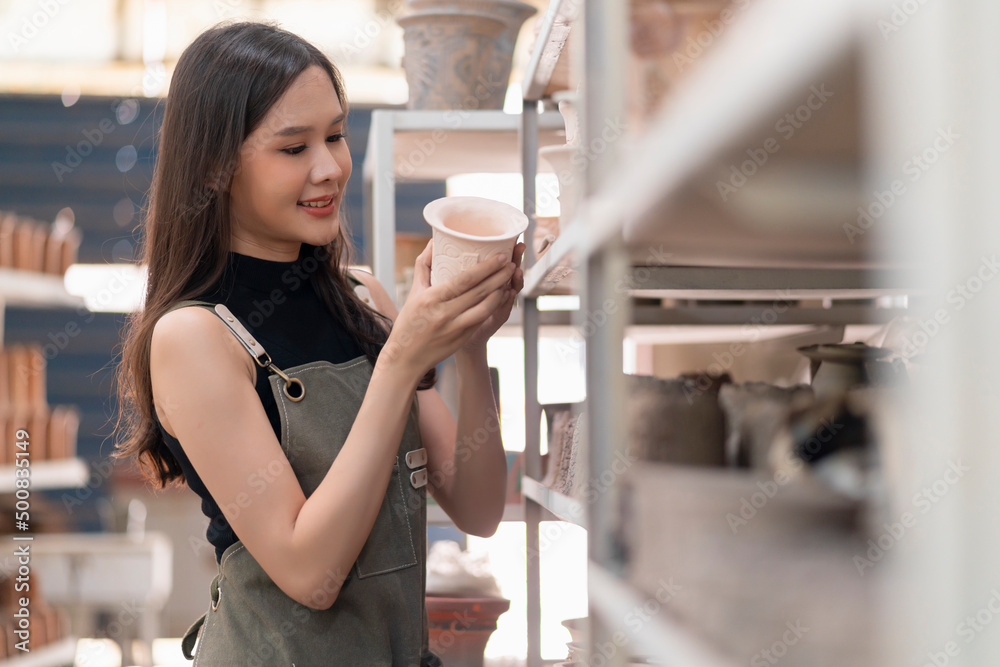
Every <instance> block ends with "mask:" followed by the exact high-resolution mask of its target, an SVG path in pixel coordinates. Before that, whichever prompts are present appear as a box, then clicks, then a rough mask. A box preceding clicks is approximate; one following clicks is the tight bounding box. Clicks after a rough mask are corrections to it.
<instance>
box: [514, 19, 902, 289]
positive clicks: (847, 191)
mask: <svg viewBox="0 0 1000 667" xmlns="http://www.w3.org/2000/svg"><path fill="white" fill-rule="evenodd" d="M734 11H738V12H739V14H740V15H739V16H738V20H737V21H735V22H733V23H732V25H730V26H729V27H728V28H727V30H726V32H725V33H724V34H723V35H722V37H720V38H719V39H718V40H717V42H716V43H715V44H713V45H712V49H711V50H710V52H709V54H708V55H706V56H704V57H703V58H702V59H700V60H699V63H698V67H697V68H694V69H692V71H691V72H689V73H688V75H687V77H686V78H685V79H684V80H682V81H681V82H680V83H679V84H678V85H677V87H676V88H675V89H674V90H673V91H672V92H671V97H670V99H669V100H668V102H667V103H666V104H665V106H664V108H663V109H662V111H661V113H660V114H659V115H658V116H657V117H655V118H654V119H653V121H652V122H651V125H650V127H649V128H648V129H647V130H646V131H645V132H642V133H641V134H640V135H638V136H632V137H628V138H626V139H625V140H624V141H626V143H627V145H626V146H625V147H624V149H623V150H622V154H624V155H628V156H629V159H628V160H627V161H624V162H623V164H622V165H621V168H620V169H616V170H614V175H613V176H611V177H610V178H609V179H608V181H606V182H605V183H604V184H603V185H602V186H600V187H599V188H598V192H597V194H596V195H594V196H593V197H591V198H590V199H589V200H588V201H586V202H584V203H582V204H580V206H578V208H577V210H578V215H577V216H576V219H574V220H572V221H571V222H570V223H569V224H568V225H567V226H566V228H565V229H564V230H563V231H562V232H561V235H560V238H559V239H557V241H556V243H555V244H554V245H553V246H552V248H550V250H549V252H548V253H546V254H545V255H543V256H542V258H541V259H540V260H539V261H538V262H537V263H536V264H535V265H534V266H532V267H529V268H528V269H527V270H526V276H525V293H526V294H527V295H529V296H538V295H542V294H553V293H556V294H558V293H567V292H577V291H578V290H579V286H578V285H577V284H576V281H575V279H576V274H577V271H576V270H575V269H576V268H577V267H578V266H580V265H581V264H582V262H584V261H585V260H586V258H587V257H589V256H590V255H591V254H593V253H594V252H596V251H598V250H600V249H601V248H604V247H606V245H607V244H608V242H609V241H610V240H612V239H614V238H624V241H625V243H626V245H627V246H628V247H629V249H630V255H631V260H632V263H633V265H635V266H650V265H657V268H659V269H664V270H669V271H671V272H673V273H674V274H676V271H675V268H680V267H690V268H698V269H702V270H707V271H711V272H714V273H713V275H710V276H708V279H707V280H705V276H704V275H702V276H701V277H700V279H699V281H698V282H697V283H696V289H697V290H700V291H701V292H702V296H701V297H698V296H696V295H694V294H692V293H691V292H686V293H682V292H678V291H676V290H675V291H674V292H673V293H665V292H661V293H658V294H657V296H675V297H678V298H738V297H735V296H734V294H735V293H734V292H729V293H726V292H724V291H721V290H719V291H716V292H715V293H714V294H710V293H709V291H710V290H712V289H715V288H716V287H725V284H726V282H727V281H728V280H729V279H728V278H726V277H720V276H718V274H717V272H718V270H719V269H729V270H731V271H733V272H738V273H740V274H744V275H745V274H746V272H747V270H748V269H752V270H767V269H774V270H781V271H783V272H787V271H797V272H799V273H798V274H797V275H796V276H795V277H796V278H799V277H803V278H805V279H806V281H807V282H812V283H813V285H814V286H818V287H821V288H823V289H828V291H827V292H826V293H825V294H823V296H829V297H840V298H865V297H867V296H871V295H872V294H873V292H869V293H868V294H865V293H864V292H862V291H858V290H860V288H861V286H862V285H863V284H867V285H872V286H873V287H876V288H881V287H883V286H886V287H889V288H895V289H896V290H902V288H903V287H904V285H913V284H914V283H912V282H906V283H904V282H902V281H899V280H895V279H890V280H888V281H887V282H885V283H880V282H878V281H877V280H873V281H869V282H867V283H864V282H863V280H867V279H868V278H869V277H870V276H868V275H867V274H866V272H867V271H869V270H871V269H881V270H893V269H898V268H900V267H893V266H874V265H873V264H872V259H871V257H872V255H873V252H872V248H871V247H870V243H869V242H870V241H871V236H872V235H870V234H869V235H862V236H861V237H859V238H853V237H852V238H849V237H848V236H847V235H846V234H845V233H844V231H843V229H842V226H843V224H845V223H847V222H852V221H853V217H851V216H852V215H856V204H858V203H859V199H860V202H861V203H863V202H864V201H866V200H865V199H863V193H862V192H861V186H860V183H861V182H862V181H863V178H862V176H861V174H860V172H859V170H858V169H857V168H856V167H854V166H853V165H854V164H856V163H857V158H858V156H857V155H853V153H852V152H853V151H854V150H855V149H854V148H853V144H854V143H855V142H856V141H857V137H856V136H855V134H856V132H855V131H854V129H853V126H854V121H856V120H857V119H856V118H854V116H855V115H856V113H857V109H856V108H855V106H854V104H853V102H852V101H851V100H853V98H854V96H855V95H856V94H857V90H856V89H857V88H858V82H857V81H856V77H855V76H854V74H853V70H851V68H850V67H846V70H847V71H846V73H845V71H844V70H845V66H844V62H846V59H847V56H848V55H849V54H850V53H851V52H852V47H853V46H854V41H853V40H854V38H855V36H856V33H857V26H856V20H857V16H858V13H859V11H860V10H859V9H858V7H857V5H856V3H855V2H853V1H850V2H844V1H840V0H804V1H800V0H763V1H762V2H759V3H754V4H752V5H751V6H749V7H748V8H746V9H740V10H734ZM765 37H766V39H765ZM733 72H739V73H740V76H738V77H735V76H734V75H733ZM829 77H833V80H834V81H835V85H836V86H837V87H836V88H835V89H834V97H832V98H831V99H832V100H836V103H834V102H832V101H831V102H830V103H828V104H827V107H829V108H828V109H825V110H824V113H827V115H828V117H827V118H825V119H824V120H814V121H813V123H814V124H816V125H817V128H820V126H822V127H821V128H820V129H819V131H817V128H812V130H813V134H814V135H815V134H819V135H820V138H819V139H817V138H816V137H815V136H812V137H810V136H807V134H808V133H807V131H806V130H809V129H810V128H808V127H807V128H806V130H803V131H800V132H799V133H798V136H796V137H795V141H800V142H804V143H805V144H806V145H805V146H802V145H799V146H796V144H795V142H794V141H792V142H788V141H784V142H782V145H780V151H779V152H778V154H777V155H775V156H774V157H773V158H772V160H771V162H770V163H769V164H766V165H765V166H766V173H765V170H764V169H762V170H761V171H762V173H761V174H760V175H758V176H757V177H756V178H754V179H751V180H750V181H749V183H748V184H747V185H746V186H745V187H743V188H741V190H740V192H739V194H738V195H733V196H732V197H730V198H729V199H730V200H729V202H728V203H725V202H723V201H722V198H721V197H720V196H719V194H718V192H717V191H716V184H717V182H718V181H719V180H721V179H720V174H719V168H720V166H721V165H729V164H730V162H732V161H737V162H738V161H739V160H740V159H742V160H745V159H747V158H746V155H745V154H743V151H744V150H745V149H746V148H756V147H757V143H758V140H760V141H763V140H764V138H766V137H767V134H766V133H765V134H764V135H763V136H761V131H760V128H761V127H762V126H766V125H767V124H768V123H769V122H770V123H773V122H774V120H773V119H774V118H775V117H778V118H780V117H781V116H782V115H783V113H784V112H785V111H787V110H788V108H791V109H793V110H794V109H795V107H796V106H798V105H800V104H802V102H803V100H804V99H805V96H808V94H809V91H810V87H811V86H814V85H816V84H817V81H819V82H825V81H828V80H831V79H830V78H829ZM803 93H805V96H804V95H803ZM799 98H802V99H799ZM786 107H787V108H786ZM831 115H832V116H833V121H831V120H830V117H829V116H831ZM848 116H850V118H848ZM842 121H843V122H842ZM824 122H829V123H832V125H834V126H836V127H835V128H831V129H830V130H829V131H828V129H827V128H826V126H825V125H823V123H824ZM841 126H849V127H848V129H846V130H845V129H844V128H843V127H841ZM771 130H772V132H773V128H771ZM837 132H842V133H844V134H846V135H847V136H846V137H844V138H843V140H840V138H839V137H838V138H835V139H831V138H830V137H829V136H828V135H830V134H835V133H837ZM817 144H818V145H820V146H821V148H819V149H817ZM842 144H848V145H849V146H848V147H847V148H844V147H843V146H842ZM802 149H805V150H804V151H802ZM797 151H799V152H800V153H801V152H804V153H805V154H806V155H809V156H814V155H815V154H817V153H818V154H820V156H821V157H820V158H819V159H811V160H806V159H803V158H802V156H801V155H800V154H797ZM727 156H728V157H727ZM725 177H726V176H723V177H722V179H724V178H725ZM868 194H869V195H870V193H868ZM821 204H822V205H821ZM774 211H781V214H780V215H779V214H776V213H774ZM764 212H767V215H765V214H764ZM776 218H778V219H776ZM563 237H566V238H565V239H564V238H563ZM810 276H813V277H816V278H820V279H822V280H821V281H820V282H819V283H817V282H816V281H815V280H811V278H810ZM669 277H670V279H673V278H674V277H675V276H674V275H671V276H669ZM859 277H860V278H862V279H863V280H858V278H859ZM824 280H825V281H827V283H828V284H823V281H824ZM781 282H783V283H785V284H784V286H785V287H787V284H788V282H790V281H782V280H779V281H778V282H777V283H776V282H775V281H774V280H765V281H763V282H760V288H761V289H763V290H765V291H770V290H773V289H774V288H775V287H777V286H778V283H781ZM845 282H847V283H853V284H854V286H848V287H847V288H845V289H840V288H841V287H842V284H843V283H845ZM649 287H650V288H651V289H660V288H661V287H662V288H667V287H672V286H671V285H669V284H667V285H662V286H661V285H654V284H650V285H649ZM737 289H738V290H744V289H747V286H738V287H737ZM838 289H839V290H840V291H837V290H838ZM877 293H879V294H885V293H893V291H891V290H890V291H886V290H883V289H878V290H877ZM744 296H745V297H747V298H753V297H752V295H751V294H748V293H746V292H744Z"/></svg>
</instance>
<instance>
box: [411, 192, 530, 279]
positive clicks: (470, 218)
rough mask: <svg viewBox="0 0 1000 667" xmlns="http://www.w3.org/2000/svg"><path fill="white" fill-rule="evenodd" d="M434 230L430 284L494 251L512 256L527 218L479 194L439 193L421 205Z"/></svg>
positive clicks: (468, 266)
mask: <svg viewBox="0 0 1000 667" xmlns="http://www.w3.org/2000/svg"><path fill="white" fill-rule="evenodd" d="M424 220H426V221H427V224H429V225H430V226H431V228H432V229H433V230H434V238H433V240H434V254H433V257H432V259H431V284H432V285H437V284H440V283H442V282H446V281H448V280H450V279H452V278H454V277H455V276H457V275H458V274H459V273H461V272H462V271H464V270H465V269H468V268H471V267H473V266H475V265H476V264H478V263H479V262H482V261H483V260H485V259H489V258H491V257H493V256H495V255H504V256H505V257H508V258H512V257H513V254H514V246H515V245H516V243H517V237H518V236H520V235H521V234H522V233H523V232H524V230H526V229H527V228H528V218H527V216H525V215H524V214H523V213H521V212H520V211H518V210H517V209H516V208H514V207H513V206H510V205H509V204H504V203H502V202H498V201H494V200H492V199H484V198H482V197H442V198H441V199H435V200H434V201H432V202H431V203H429V204H427V206H425V207H424Z"/></svg>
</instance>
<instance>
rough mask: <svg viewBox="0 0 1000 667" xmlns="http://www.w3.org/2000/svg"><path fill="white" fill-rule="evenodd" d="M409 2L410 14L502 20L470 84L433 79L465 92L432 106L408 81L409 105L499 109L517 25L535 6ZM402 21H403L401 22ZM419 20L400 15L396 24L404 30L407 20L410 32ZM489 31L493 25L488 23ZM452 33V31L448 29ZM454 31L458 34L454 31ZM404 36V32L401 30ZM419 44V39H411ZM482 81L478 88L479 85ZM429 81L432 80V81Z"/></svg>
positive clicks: (482, 0) (503, 1) (488, 0)
mask: <svg viewBox="0 0 1000 667" xmlns="http://www.w3.org/2000/svg"><path fill="white" fill-rule="evenodd" d="M408 4H409V6H410V7H411V8H412V9H414V10H416V11H415V12H414V14H412V16H413V17H419V16H433V15H440V14H444V15H458V16H466V17H471V16H472V15H479V16H483V17H488V18H490V19H493V20H495V21H499V22H500V23H502V24H503V28H502V29H501V30H500V32H499V33H496V34H495V36H494V37H493V38H492V42H491V43H490V44H488V47H489V48H487V49H484V50H483V51H482V55H483V56H485V58H484V60H482V61H481V62H480V65H481V67H482V70H481V71H480V72H478V74H477V75H476V76H474V77H471V80H472V82H473V84H474V85H473V87H472V89H471V90H470V89H469V88H468V84H467V83H463V84H459V82H458V81H449V80H447V79H443V80H438V81H436V82H435V83H436V84H437V85H446V86H455V89H456V91H457V90H462V91H464V93H465V95H463V97H462V98H461V99H459V100H458V102H457V104H456V103H455V102H454V101H453V102H451V103H450V105H449V106H443V107H432V106H426V103H428V102H433V100H424V101H421V100H419V99H417V98H416V96H415V95H414V94H413V93H412V91H413V88H412V85H411V94H410V100H411V104H412V106H411V107H410V108H416V109H432V108H442V109H456V108H460V109H465V108H477V109H502V108H503V101H504V97H506V94H507V83H508V81H509V80H510V70H511V66H512V64H513V60H514V46H515V44H516V43H517V36H518V35H519V34H520V32H521V26H522V25H524V22H525V21H526V20H528V19H529V18H530V17H531V16H533V15H534V14H536V13H537V11H538V10H537V9H535V8H534V7H532V6H531V5H527V4H525V3H523V2H519V1H518V0H463V1H461V2H459V1H457V0H410V2H409V3H408ZM404 21H406V23H404ZM461 21H463V23H454V24H453V25H456V26H458V25H465V24H467V23H464V22H468V21H470V19H469V18H464V19H461ZM420 23H421V22H420V21H409V20H408V19H403V20H401V21H400V25H402V26H403V27H404V31H405V30H406V26H407V24H408V25H410V26H411V30H413V31H414V33H417V32H418V31H422V30H424V28H420V27H418V26H420ZM489 29H490V31H491V32H492V30H493V27H492V26H490V27H489ZM449 34H452V33H449ZM454 34H458V33H457V32H456V33H454ZM404 40H405V32H404ZM414 43H415V44H419V43H422V42H417V41H415V42H414ZM429 48H430V49H432V50H435V49H440V50H444V49H441V45H440V44H434V43H431V44H430V45H429ZM406 49H407V51H408V52H409V50H410V42H406ZM420 53H421V54H422V55H421V58H426V54H423V52H422V51H421V52H420ZM463 69H464V65H463ZM446 73H457V72H456V70H449V72H446ZM407 76H409V70H407ZM475 84H484V85H483V87H482V88H480V86H479V85H475ZM432 85H433V84H432ZM485 91H489V93H490V95H489V96H488V97H487V98H485V99H480V97H479V95H478V93H479V92H485ZM469 99H474V100H476V102H477V104H476V105H475V106H471V105H468V104H467V102H468V100H469Z"/></svg>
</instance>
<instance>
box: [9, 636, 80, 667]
mask: <svg viewBox="0 0 1000 667" xmlns="http://www.w3.org/2000/svg"><path fill="white" fill-rule="evenodd" d="M76 644H77V639H76V637H64V638H62V639H60V640H58V641H55V642H52V643H50V644H46V645H45V646H42V647H41V648H37V649H35V648H33V649H31V651H29V652H27V653H25V654H23V655H18V656H16V657H14V658H7V659H6V660H3V661H0V667H65V666H66V665H72V664H73V661H74V660H75V659H76Z"/></svg>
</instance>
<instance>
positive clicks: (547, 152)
mask: <svg viewBox="0 0 1000 667" xmlns="http://www.w3.org/2000/svg"><path fill="white" fill-rule="evenodd" d="M576 150H577V148H576V146H570V145H568V144H566V145H563V146H543V147H542V148H540V149H538V157H540V158H541V159H542V160H543V161H545V162H546V163H547V164H548V165H549V166H550V167H551V168H552V170H553V171H554V172H555V174H556V178H558V179H559V229H560V230H563V229H566V225H568V224H570V223H571V222H572V221H573V213H574V211H575V209H576V204H577V201H578V200H579V198H580V186H581V184H582V177H581V175H580V174H578V173H576V170H575V167H574V166H573V155H574V154H575V152H576Z"/></svg>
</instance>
